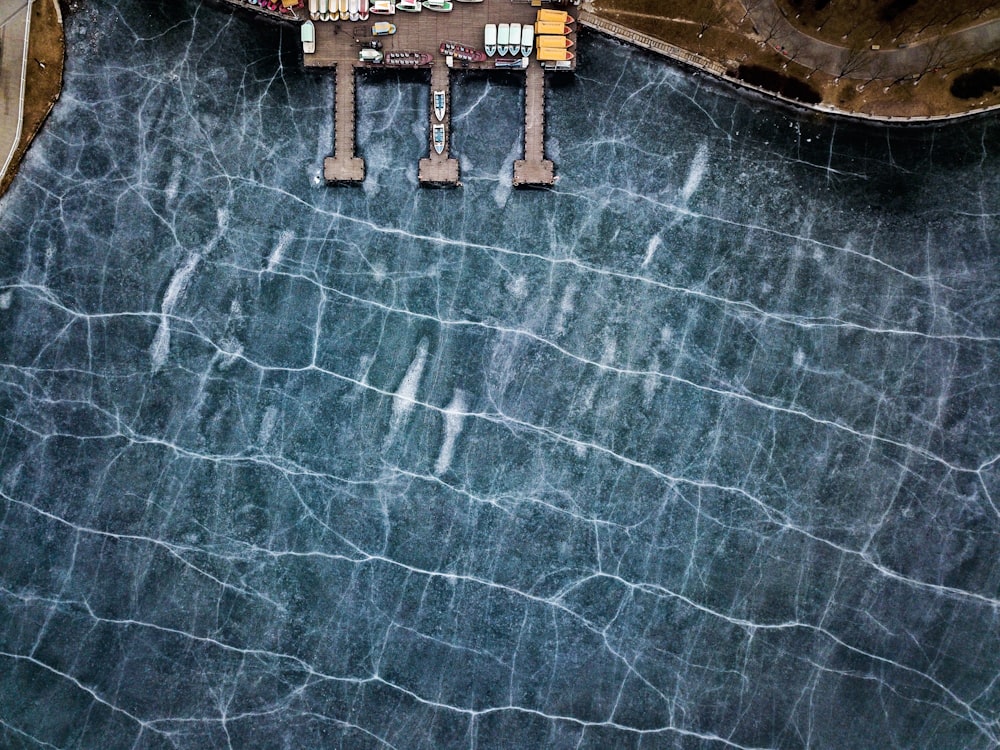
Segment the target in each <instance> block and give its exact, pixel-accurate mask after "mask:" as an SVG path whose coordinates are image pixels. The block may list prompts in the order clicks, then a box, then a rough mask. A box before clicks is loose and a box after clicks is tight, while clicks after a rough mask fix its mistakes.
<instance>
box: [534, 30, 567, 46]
mask: <svg viewBox="0 0 1000 750" xmlns="http://www.w3.org/2000/svg"><path fill="white" fill-rule="evenodd" d="M535 46H536V47H538V49H542V48H543V47H545V48H549V47H552V48H555V49H569V48H570V47H572V46H573V42H572V41H571V40H570V38H569V37H566V36H549V35H547V34H543V35H542V36H539V37H536V38H535Z"/></svg>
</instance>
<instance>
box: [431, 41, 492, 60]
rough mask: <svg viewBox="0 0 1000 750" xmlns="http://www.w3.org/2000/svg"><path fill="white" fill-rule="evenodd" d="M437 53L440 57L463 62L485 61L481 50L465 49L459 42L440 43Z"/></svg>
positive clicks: (484, 55) (484, 54)
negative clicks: (443, 56) (448, 57)
mask: <svg viewBox="0 0 1000 750" xmlns="http://www.w3.org/2000/svg"><path fill="white" fill-rule="evenodd" d="M438 51H439V52H440V53H441V54H442V55H450V56H451V57H453V58H454V59H456V60H462V61H465V62H483V61H485V60H486V53H485V52H483V51H482V50H478V49H473V48H472V47H467V46H466V45H464V44H460V43H459V42H441V46H440V47H439V48H438Z"/></svg>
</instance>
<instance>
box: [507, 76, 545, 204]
mask: <svg viewBox="0 0 1000 750" xmlns="http://www.w3.org/2000/svg"><path fill="white" fill-rule="evenodd" d="M554 182H555V165H554V164H553V163H552V162H551V161H549V160H548V159H546V158H545V74H544V73H543V72H542V69H541V67H539V66H537V65H531V66H528V69H527V71H526V75H525V77H524V158H523V159H518V160H517V161H515V162H514V186H515V187H547V186H549V185H552V184H553V183H554Z"/></svg>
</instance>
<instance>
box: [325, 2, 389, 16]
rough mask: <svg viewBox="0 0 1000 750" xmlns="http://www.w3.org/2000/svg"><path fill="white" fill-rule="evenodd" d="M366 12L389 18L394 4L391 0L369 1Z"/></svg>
mask: <svg viewBox="0 0 1000 750" xmlns="http://www.w3.org/2000/svg"><path fill="white" fill-rule="evenodd" d="M320 2H322V0H320ZM368 12H369V13H374V14H375V15H378V16H391V15H392V14H393V13H395V12H396V4H395V3H394V2H393V1H392V0H371V2H370V3H369V5H368Z"/></svg>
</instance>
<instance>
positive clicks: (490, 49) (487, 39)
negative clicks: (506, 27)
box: [483, 23, 497, 57]
mask: <svg viewBox="0 0 1000 750" xmlns="http://www.w3.org/2000/svg"><path fill="white" fill-rule="evenodd" d="M483 46H484V47H485V48H486V55H487V56H488V57H493V55H495V54H496V53H497V26H496V24H495V23H488V24H486V26H485V27H484V28H483Z"/></svg>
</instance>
